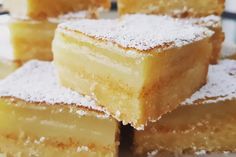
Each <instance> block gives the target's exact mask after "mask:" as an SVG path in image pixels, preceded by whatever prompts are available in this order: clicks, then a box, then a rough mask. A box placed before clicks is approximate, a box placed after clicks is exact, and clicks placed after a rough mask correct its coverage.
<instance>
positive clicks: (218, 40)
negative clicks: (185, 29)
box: [183, 15, 225, 64]
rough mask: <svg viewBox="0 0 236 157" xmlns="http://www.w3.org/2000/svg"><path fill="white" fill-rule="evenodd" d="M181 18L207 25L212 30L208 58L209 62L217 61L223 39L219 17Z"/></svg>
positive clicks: (223, 34) (214, 62)
mask: <svg viewBox="0 0 236 157" xmlns="http://www.w3.org/2000/svg"><path fill="white" fill-rule="evenodd" d="M183 20H184V21H186V22H189V23H192V24H196V25H200V26H203V27H207V28H209V29H210V30H212V31H214V35H213V36H212V38H211V42H212V46H213V49H212V54H211V58H210V63H211V64H216V63H218V60H219V59H220V56H221V50H222V45H223V42H224V40H225V33H224V32H223V28H222V23H221V17H220V16H215V15H210V16H206V17H201V18H183Z"/></svg>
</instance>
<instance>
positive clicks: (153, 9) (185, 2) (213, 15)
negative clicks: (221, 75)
mask: <svg viewBox="0 0 236 157" xmlns="http://www.w3.org/2000/svg"><path fill="white" fill-rule="evenodd" d="M224 2H225V1H224V0H204V1H195V0H169V1H165V0H140V1H135V0H118V9H119V14H120V15H125V14H136V13H146V14H157V15H169V16H173V17H177V18H184V19H186V20H189V21H193V18H194V19H195V20H194V21H195V22H194V23H195V24H200V25H202V26H206V27H208V28H210V29H211V30H213V31H214V32H215V34H214V36H212V45H213V50H212V55H211V58H210V61H211V63H212V64H216V63H217V62H218V59H219V58H220V52H221V48H222V43H223V41H224V32H223V31H222V24H221V18H220V16H221V14H222V13H223V11H224V4H225V3H224Z"/></svg>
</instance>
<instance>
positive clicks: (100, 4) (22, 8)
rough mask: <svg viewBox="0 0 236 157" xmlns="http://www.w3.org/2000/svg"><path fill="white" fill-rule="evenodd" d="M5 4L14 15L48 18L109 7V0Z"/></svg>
mask: <svg viewBox="0 0 236 157" xmlns="http://www.w3.org/2000/svg"><path fill="white" fill-rule="evenodd" d="M3 6H4V8H6V9H7V10H8V11H9V12H10V13H11V15H12V16H14V17H24V18H27V17H29V18H32V19H47V18H48V17H57V16H59V15H62V14H66V13H69V12H77V11H81V10H94V9H95V10H96V9H99V8H101V9H107V10H108V9H109V8H110V1H109V0H4V1H3Z"/></svg>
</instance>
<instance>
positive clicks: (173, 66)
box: [53, 14, 213, 129]
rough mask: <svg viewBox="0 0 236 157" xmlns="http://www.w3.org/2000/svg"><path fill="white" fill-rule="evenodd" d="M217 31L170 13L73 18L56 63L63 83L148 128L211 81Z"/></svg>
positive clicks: (60, 34)
mask: <svg viewBox="0 0 236 157" xmlns="http://www.w3.org/2000/svg"><path fill="white" fill-rule="evenodd" d="M160 23H161V24H160ZM212 34H213V33H212V31H210V30H208V29H207V28H203V27H199V26H195V25H192V24H187V23H186V22H182V21H181V20H176V19H173V18H171V17H166V16H152V15H141V14H139V15H128V16H124V17H122V18H121V19H117V20H81V21H78V22H68V23H64V24H61V25H60V26H59V27H58V29H57V31H56V36H55V39H54V42H53V53H54V64H55V65H56V69H57V73H58V76H59V79H60V82H61V84H62V85H64V86H66V87H69V88H71V89H73V90H76V91H78V92H80V93H82V94H85V95H90V96H92V97H94V98H96V100H97V101H98V103H99V104H100V105H101V106H104V107H105V108H106V109H108V111H110V112H111V113H112V115H113V116H115V117H116V118H117V119H119V120H122V121H123V122H124V123H131V124H132V125H133V126H134V127H135V128H136V129H142V128H143V127H144V125H146V123H147V122H148V121H152V120H157V119H159V118H160V117H161V116H162V115H163V114H165V113H167V112H169V111H171V110H173V109H175V108H176V107H177V106H178V104H180V103H181V102H182V101H183V100H184V99H185V98H187V97H189V96H191V94H193V93H194V92H195V91H196V90H197V89H199V88H200V87H201V86H202V85H203V84H204V83H205V82H206V75H207V71H208V64H209V56H210V54H211V51H212V46H211V43H210V38H211V36H212ZM183 86H184V87H185V88H182V87H183Z"/></svg>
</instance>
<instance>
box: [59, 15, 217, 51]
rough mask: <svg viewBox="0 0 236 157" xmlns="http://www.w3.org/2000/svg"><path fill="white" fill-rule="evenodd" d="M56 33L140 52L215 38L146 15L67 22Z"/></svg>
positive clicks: (201, 29)
mask: <svg viewBox="0 0 236 157" xmlns="http://www.w3.org/2000/svg"><path fill="white" fill-rule="evenodd" d="M57 31H61V32H63V33H66V32H70V31H77V32H81V33H83V34H85V35H87V36H90V37H94V38H96V39H100V40H106V41H108V42H113V43H115V44H118V45H120V46H122V47H124V48H133V49H137V50H140V51H146V50H150V49H153V48H160V50H166V49H169V48H173V47H181V46H184V45H186V44H190V43H192V42H194V41H199V40H201V39H204V38H206V37H210V36H211V35H212V34H213V32H212V31H210V30H208V29H207V28H204V27H200V26H197V25H192V24H188V23H186V22H183V21H182V20H178V19H174V18H171V17H168V16H156V15H144V14H135V15H126V16H123V17H122V18H120V19H114V20H107V19H100V20H89V19H83V20H80V21H76V22H66V23H62V24H60V25H59V27H58V29H57ZM158 52H159V51H158Z"/></svg>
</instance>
